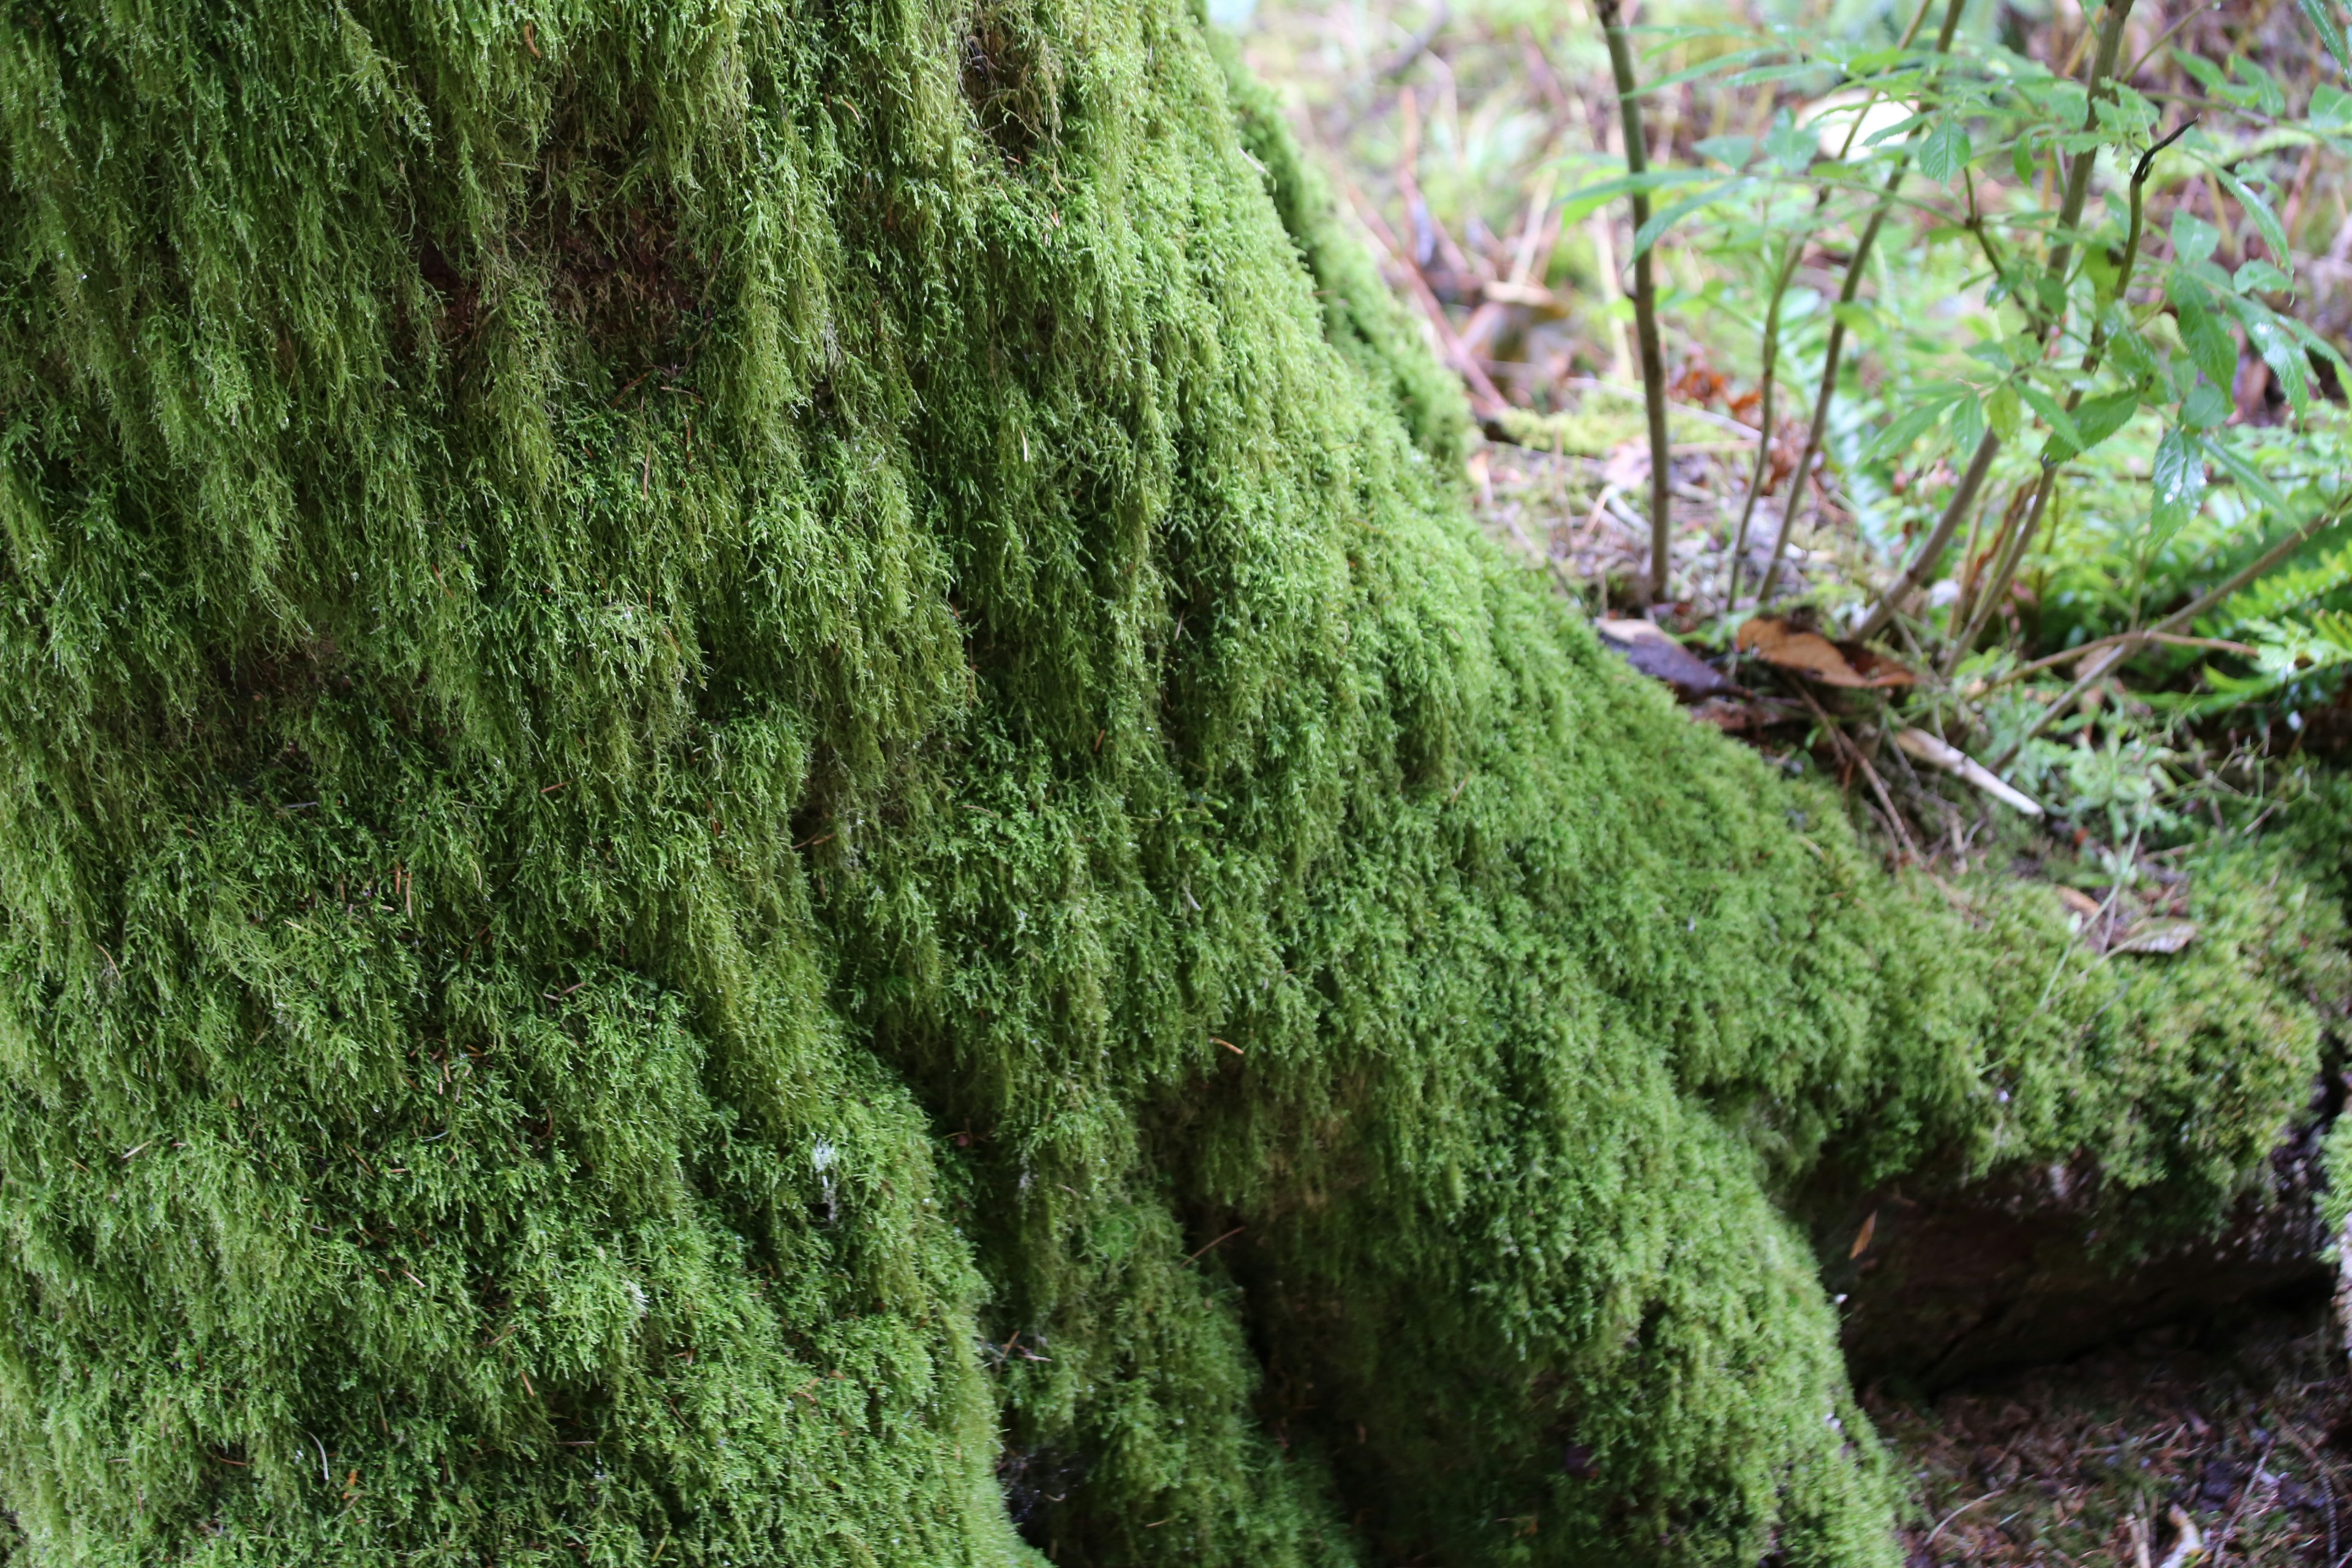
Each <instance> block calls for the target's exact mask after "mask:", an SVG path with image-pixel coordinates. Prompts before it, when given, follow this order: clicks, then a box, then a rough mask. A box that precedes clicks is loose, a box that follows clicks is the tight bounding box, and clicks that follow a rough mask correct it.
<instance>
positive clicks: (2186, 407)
mask: <svg viewBox="0 0 2352 1568" xmlns="http://www.w3.org/2000/svg"><path fill="white" fill-rule="evenodd" d="M2237 411H2238V410H2237V405H2235V404H2233V403H2231V401H2230V389H2229V388H2228V387H2226V386H2217V385H2215V384H2213V383H2212V382H2210V381H2200V382H2199V383H2198V384H2196V385H2195V386H2193V387H2190V388H2189V395H2188V396H2186V397H2184V398H2182V399H2181V400H2180V422H2181V423H2182V424H2184V425H2186V426H2189V428H2191V429H2193V430H2211V429H2215V428H2218V427H2219V426H2223V425H2226V424H2228V423H2229V422H2230V416H2231V415H2232V414H2234V413H2236V412H2237Z"/></svg>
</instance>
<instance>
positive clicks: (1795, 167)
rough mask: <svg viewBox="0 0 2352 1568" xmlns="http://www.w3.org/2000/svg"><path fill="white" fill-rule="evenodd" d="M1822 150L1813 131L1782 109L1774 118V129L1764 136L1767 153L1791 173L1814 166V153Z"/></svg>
mask: <svg viewBox="0 0 2352 1568" xmlns="http://www.w3.org/2000/svg"><path fill="white" fill-rule="evenodd" d="M1820 151H1821V148H1820V144H1819V143H1818V142H1816V141H1815V140H1814V137H1813V133H1812V132H1810V131H1807V130H1806V129H1804V128H1803V127H1802V126H1801V125H1799V124H1798V123H1797V122H1796V119H1795V117H1794V116H1792V115H1791V114H1790V112H1789V111H1788V110H1785V109H1784V110H1781V111H1780V113H1779V114H1777V115H1775V116H1774V117H1773V120H1772V129H1771V131H1770V132H1769V133H1768V134H1767V135H1766V136H1765V138H1764V152H1765V155H1766V156H1768V157H1769V158H1770V159H1771V160H1772V162H1774V163H1778V164H1780V167H1781V168H1783V169H1785V170H1787V171H1788V172H1789V173H1790V174H1803V173H1804V172H1805V171H1806V170H1807V169H1810V168H1811V167H1812V163H1813V157H1814V154H1816V153H1819V152H1820Z"/></svg>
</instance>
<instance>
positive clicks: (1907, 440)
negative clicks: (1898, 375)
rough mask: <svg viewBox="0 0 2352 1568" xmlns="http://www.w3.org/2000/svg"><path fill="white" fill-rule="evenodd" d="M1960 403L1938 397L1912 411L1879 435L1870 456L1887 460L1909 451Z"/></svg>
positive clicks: (1956, 400) (1872, 445)
mask: <svg viewBox="0 0 2352 1568" xmlns="http://www.w3.org/2000/svg"><path fill="white" fill-rule="evenodd" d="M1958 401H1960V400H1959V399H1957V398H1952V397H1938V398H1935V399H1933V400H1931V401H1929V402H1927V403H1923V404H1921V405H1919V406H1918V407H1916V408H1914V409H1912V410H1911V411H1910V412H1909V413H1907V414H1906V415H1904V416H1902V417H1901V418H1899V419H1897V420H1895V423H1894V424H1892V425H1889V426H1887V427H1886V428H1885V430H1883V431H1881V432H1880V433H1879V436H1878V438H1877V439H1876V440H1874V441H1873V442H1872V443H1871V444H1870V455H1871V456H1872V457H1874V458H1887V457H1894V456H1896V455H1898V454H1900V453H1902V452H1905V451H1906V450H1908V449H1909V448H1910V446H1911V444H1912V443H1913V442H1914V441H1916V440H1917V439H1918V438H1919V437H1922V436H1924V435H1926V434H1927V432H1928V431H1929V430H1930V429H1931V428H1933V427H1934V426H1935V425H1936V423H1937V421H1938V420H1940V419H1942V418H1943V417H1944V414H1945V411H1946V410H1948V409H1949V408H1950V407H1951V406H1952V405H1954V404H1955V403H1957V402H1958Z"/></svg>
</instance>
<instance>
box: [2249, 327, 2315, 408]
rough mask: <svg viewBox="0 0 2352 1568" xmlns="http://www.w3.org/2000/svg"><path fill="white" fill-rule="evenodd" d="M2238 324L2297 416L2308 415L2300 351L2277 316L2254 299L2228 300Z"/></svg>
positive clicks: (2309, 402) (2308, 405) (2308, 400)
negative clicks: (2276, 378) (2268, 367)
mask: <svg viewBox="0 0 2352 1568" xmlns="http://www.w3.org/2000/svg"><path fill="white" fill-rule="evenodd" d="M2230 303H2231V308H2232V313H2234V314H2235V315H2236V316H2237V318H2238V320H2239V321H2240V323H2241V324H2242V325H2243V326H2244V327H2245V329H2246V342H2247V343H2248V345H2249V346H2251V347H2252V349H2253V351H2254V352H2255V353H2258V354H2260V355H2262V356H2263V363H2264V364H2266V365H2268V366H2270V367H2271V374H2273V375H2275V376H2277V377H2278V379H2279V387H2280V390H2282V391H2284V393H2285V394H2286V400H2287V402H2288V403H2289V404H2291V405H2293V406H2294V411H2295V413H2296V415H2297V416H2303V415H2307V414H2309V413H2310V412H2311V394H2310V393H2309V392H2308V391H2307V390H2306V389H2305V385H2304V360H2303V349H2302V346H2301V345H2300V344H2298V343H2297V342H2295V341H2294V334H2293V333H2291V332H2289V331H2287V330H2286V329H2285V328H2284V327H2283V326H2281V325H2280V324H2279V320H2278V317H2277V316H2276V315H2274V314H2273V313H2272V311H2271V310H2270V308H2269V307H2268V306H2266V305H2264V304H2263V303H2262V302H2261V301H2260V300H2241V299H2235V298H2232V299H2231V301H2230Z"/></svg>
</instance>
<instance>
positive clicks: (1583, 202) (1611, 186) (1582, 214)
mask: <svg viewBox="0 0 2352 1568" xmlns="http://www.w3.org/2000/svg"><path fill="white" fill-rule="evenodd" d="M1721 178H1722V176H1721V175H1720V174H1715V173H1713V172H1712V171H1710V170H1706V169H1644V170H1643V172H1642V173H1640V174H1620V175H1619V176H1618V177H1617V178H1615V179H1613V180H1603V181H1601V183H1600V184H1597V185H1587V186H1585V187H1584V188H1583V189H1582V190H1579V191H1571V192H1570V193H1569V194H1568V195H1566V196H1565V197H1563V198H1561V201H1560V211H1559V221H1560V222H1562V223H1575V222H1577V221H1579V220H1580V219H1582V218H1586V217H1590V216H1591V215H1592V214H1594V213H1596V212H1598V211H1600V210H1601V208H1602V207H1604V206H1606V205H1609V204H1610V203H1611V202H1612V201H1614V200H1616V199H1617V198H1618V197H1619V196H1624V195H1633V194H1635V193H1636V192H1648V191H1657V190H1664V189H1665V188H1666V187H1668V186H1670V185H1689V184H1697V183H1699V182H1700V181H1703V180H1719V179H1721Z"/></svg>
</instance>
